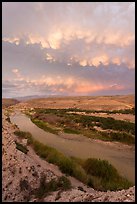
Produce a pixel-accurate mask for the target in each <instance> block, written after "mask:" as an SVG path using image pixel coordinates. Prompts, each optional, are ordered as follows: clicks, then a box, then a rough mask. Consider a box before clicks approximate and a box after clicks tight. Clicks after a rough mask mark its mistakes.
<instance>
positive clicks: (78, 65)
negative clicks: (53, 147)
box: [2, 2, 135, 95]
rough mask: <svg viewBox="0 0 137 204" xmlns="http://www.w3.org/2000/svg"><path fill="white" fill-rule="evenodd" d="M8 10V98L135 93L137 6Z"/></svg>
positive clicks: (44, 5) (33, 5)
mask: <svg viewBox="0 0 137 204" xmlns="http://www.w3.org/2000/svg"><path fill="white" fill-rule="evenodd" d="M2 7H3V11H2V17H3V18H2V39H3V90H4V91H3V93H5V95H8V94H9V93H11V95H16V94H17V93H18V91H19V90H21V92H20V94H22V95H24V94H26V95H27V94H31V93H34V94H35V93H36V92H37V93H43V94H44V93H45V94H46V93H47V94H67V95H72V93H73V94H75V95H79V94H81V95H84V94H95V93H98V94H100V93H111V92H112V91H114V92H113V93H117V92H118V91H121V90H124V91H125V92H124V91H123V93H126V90H128V91H131V90H132V91H134V68H135V4H134V3H133V2H121V3H118V2H113V3H112V2H104V3H100V2H81V3H80V2H64V3H63V2H57V3H56V2H3V3H2ZM123 74H124V75H125V77H123ZM126 74H128V76H126ZM10 85H11V86H10ZM12 91H13V92H14V93H13V92H12ZM105 91H106V92H105ZM116 91H117V92H116Z"/></svg>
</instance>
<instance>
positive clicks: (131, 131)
mask: <svg viewBox="0 0 137 204" xmlns="http://www.w3.org/2000/svg"><path fill="white" fill-rule="evenodd" d="M34 111H35V114H33V115H29V114H28V115H29V116H30V117H31V120H32V122H33V123H35V124H36V125H37V126H38V127H40V128H42V129H44V130H45V131H48V132H51V133H53V134H59V132H60V131H63V132H64V133H70V134H82V135H84V136H87V137H90V138H93V139H100V140H107V141H118V142H122V143H126V144H134V143H135V124H134V123H131V122H128V121H123V120H115V119H114V118H111V117H107V118H105V117H98V116H88V115H78V114H76V113H75V112H76V111H79V112H80V111H81V112H82V111H83V110H78V109H35V110H34ZM70 111H71V112H70ZM119 111H120V110H119ZM121 111H122V110H121ZM123 111H124V110H123ZM125 111H127V110H125ZM69 112H70V113H69ZM73 112H74V113H73ZM87 112H89V111H87ZM90 112H91V111H90ZM98 112H99V111H98ZM51 118H52V121H51ZM94 126H97V127H100V128H101V129H103V130H105V132H104V131H100V130H97V129H95V128H94ZM108 130H109V131H108ZM110 130H111V131H110Z"/></svg>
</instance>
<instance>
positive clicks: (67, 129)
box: [64, 128, 80, 134]
mask: <svg viewBox="0 0 137 204" xmlns="http://www.w3.org/2000/svg"><path fill="white" fill-rule="evenodd" d="M64 132H65V133H69V134H80V132H79V131H78V130H74V129H70V128H64Z"/></svg>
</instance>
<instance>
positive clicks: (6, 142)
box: [2, 111, 135, 202]
mask: <svg viewBox="0 0 137 204" xmlns="http://www.w3.org/2000/svg"><path fill="white" fill-rule="evenodd" d="M6 118H7V117H6V116H5V115H4V111H3V118H2V119H3V121H2V122H3V123H2V125H3V129H2V131H3V132H2V133H3V134H2V201H26V199H29V201H34V200H35V201H38V198H35V196H34V195H32V196H31V195H29V194H30V188H29V187H28V189H24V190H22V191H21V189H20V180H21V179H22V180H25V181H26V180H27V184H28V186H30V187H31V188H34V187H38V186H39V182H40V177H41V174H42V173H43V172H44V173H45V174H46V177H47V181H50V180H52V179H53V178H57V177H60V176H61V175H62V173H61V172H60V171H59V169H58V167H57V166H55V165H52V164H49V163H48V162H46V161H44V160H42V159H40V158H39V157H38V156H37V155H36V154H35V152H34V151H33V150H32V149H31V148H30V147H28V149H29V152H28V154H24V153H22V152H21V151H19V150H17V149H16V144H15V141H16V140H17V137H16V136H15V135H14V133H13V132H14V131H15V127H13V125H12V124H10V123H9V122H8V121H7V120H6ZM24 142H25V141H24ZM36 172H37V173H36ZM36 175H37V176H36ZM69 179H70V181H71V183H72V189H71V190H68V191H62V192H60V193H59V192H58V191H55V192H54V193H51V194H50V195H48V196H46V197H45V198H43V200H44V201H47V202H50V201H58V202H59V201H64V202H65V201H69V202H73V201H79V202H80V201H92V202H93V201H97V202H98V201H106V202H108V201H109V202H112V201H121V202H123V201H135V187H131V188H129V189H128V190H122V191H117V192H110V191H108V192H99V191H95V190H94V189H92V188H87V187H86V186H85V185H83V184H82V183H81V182H79V181H77V180H76V179H74V178H72V177H69ZM79 186H81V188H80V187H79ZM80 189H81V190H80ZM59 194H60V195H59Z"/></svg>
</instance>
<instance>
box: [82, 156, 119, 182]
mask: <svg viewBox="0 0 137 204" xmlns="http://www.w3.org/2000/svg"><path fill="white" fill-rule="evenodd" d="M83 167H84V169H85V171H86V172H87V173H88V174H90V175H93V176H98V177H102V178H103V179H106V180H110V179H112V178H114V177H116V176H117V175H118V172H117V170H116V169H115V168H114V167H113V166H112V165H111V164H109V162H108V161H106V160H100V159H95V158H89V159H87V160H86V161H85V163H84V165H83Z"/></svg>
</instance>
